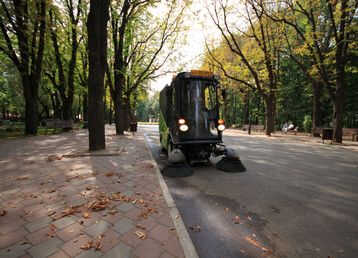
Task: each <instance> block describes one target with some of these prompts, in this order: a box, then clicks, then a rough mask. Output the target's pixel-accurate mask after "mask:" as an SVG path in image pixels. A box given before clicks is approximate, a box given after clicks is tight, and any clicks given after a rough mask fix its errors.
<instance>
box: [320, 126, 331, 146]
mask: <svg viewBox="0 0 358 258" xmlns="http://www.w3.org/2000/svg"><path fill="white" fill-rule="evenodd" d="M324 140H331V142H332V140H333V129H332V128H322V142H323V143H324Z"/></svg>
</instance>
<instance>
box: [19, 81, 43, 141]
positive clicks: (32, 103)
mask: <svg viewBox="0 0 358 258" xmlns="http://www.w3.org/2000/svg"><path fill="white" fill-rule="evenodd" d="M22 85H23V90H24V98H25V134H26V135H36V134H37V127H38V124H39V104H38V85H37V82H36V81H33V80H31V78H29V77H28V76H23V77H22Z"/></svg>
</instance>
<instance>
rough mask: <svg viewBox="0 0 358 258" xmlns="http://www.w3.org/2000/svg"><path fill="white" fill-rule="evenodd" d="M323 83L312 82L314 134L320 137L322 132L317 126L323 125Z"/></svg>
mask: <svg viewBox="0 0 358 258" xmlns="http://www.w3.org/2000/svg"><path fill="white" fill-rule="evenodd" d="M321 86H322V85H321V84H319V83H317V82H312V89H313V106H312V136H313V137H319V136H320V134H319V133H318V132H317V130H316V128H317V127H320V126H321V125H322V112H321V96H322V87H321Z"/></svg>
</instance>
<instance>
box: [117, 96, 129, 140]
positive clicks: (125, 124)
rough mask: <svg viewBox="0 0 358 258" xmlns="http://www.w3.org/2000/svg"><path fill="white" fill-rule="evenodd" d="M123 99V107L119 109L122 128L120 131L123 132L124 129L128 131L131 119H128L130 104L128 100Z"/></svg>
mask: <svg viewBox="0 0 358 258" xmlns="http://www.w3.org/2000/svg"><path fill="white" fill-rule="evenodd" d="M122 101H123V102H122V103H121V109H120V111H119V115H120V123H119V128H120V132H122V134H123V133H124V131H127V130H128V128H129V121H128V106H127V103H126V100H122Z"/></svg>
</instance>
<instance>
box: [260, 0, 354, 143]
mask: <svg viewBox="0 0 358 258" xmlns="http://www.w3.org/2000/svg"><path fill="white" fill-rule="evenodd" d="M260 3H262V1H261V2H260ZM261 6H263V5H262V4H261ZM279 7H280V6H279ZM357 8H358V1H356V0H342V1H330V0H324V1H319V0H312V1H306V0H301V1H293V0H285V1H283V2H282V9H283V10H281V11H280V12H278V13H272V12H270V11H268V10H267V8H264V9H265V13H266V14H269V16H270V17H271V19H273V20H275V21H280V22H284V23H285V24H286V25H287V26H289V27H291V28H293V29H294V30H295V32H296V33H297V36H298V37H299V39H300V40H301V41H302V42H303V44H302V46H301V48H300V51H301V52H304V53H307V54H309V55H310V58H311V62H312V63H313V66H312V69H311V70H310V71H309V72H310V73H311V74H317V75H318V76H319V79H320V80H319V81H320V82H321V83H322V84H323V85H324V87H325V88H326V90H327V91H328V93H329V95H330V98H331V100H332V102H333V116H332V117H333V121H332V122H333V127H334V133H333V140H334V141H335V142H338V143H341V142H342V128H343V117H344V104H345V91H346V69H347V64H348V60H349V52H350V51H349V46H350V45H352V43H353V42H354V39H355V37H354V35H355V34H356V26H357V19H355V15H356V12H357ZM278 14H279V15H278Z"/></svg>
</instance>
